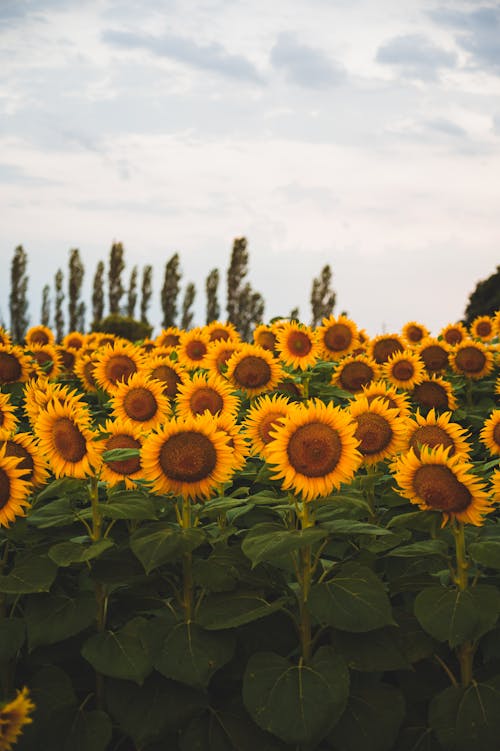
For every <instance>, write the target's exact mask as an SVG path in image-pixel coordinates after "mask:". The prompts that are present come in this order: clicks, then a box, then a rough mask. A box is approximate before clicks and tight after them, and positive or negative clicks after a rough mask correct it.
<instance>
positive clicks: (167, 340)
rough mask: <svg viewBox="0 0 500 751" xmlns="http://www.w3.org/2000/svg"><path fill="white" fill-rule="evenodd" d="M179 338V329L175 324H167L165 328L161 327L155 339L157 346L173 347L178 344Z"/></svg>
mask: <svg viewBox="0 0 500 751" xmlns="http://www.w3.org/2000/svg"><path fill="white" fill-rule="evenodd" d="M180 340H181V330H180V329H178V328H177V326H168V327H167V328H166V329H162V331H160V333H159V334H158V336H157V337H156V339H155V342H156V346H157V347H172V349H174V348H175V347H177V346H178V344H179V343H180Z"/></svg>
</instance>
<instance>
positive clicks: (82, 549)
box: [49, 539, 114, 567]
mask: <svg viewBox="0 0 500 751" xmlns="http://www.w3.org/2000/svg"><path fill="white" fill-rule="evenodd" d="M113 546H114V543H113V541H112V540H108V539H102V540H98V541H97V542H91V541H90V540H87V541H86V542H84V543H79V542H72V541H71V540H68V541H67V542H58V543H56V544H55V545H52V547H51V548H50V550H49V558H50V559H51V560H53V561H54V563H57V565H58V566H62V567H65V566H71V564H72V563H86V562H87V561H91V560H92V559H93V558H97V557H98V556H100V555H101V553H104V551H105V550H109V548H112V547H113Z"/></svg>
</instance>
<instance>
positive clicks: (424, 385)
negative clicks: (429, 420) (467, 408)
mask: <svg viewBox="0 0 500 751" xmlns="http://www.w3.org/2000/svg"><path fill="white" fill-rule="evenodd" d="M411 396H412V399H413V401H414V402H415V404H417V405H418V406H419V407H421V408H422V409H431V408H434V409H437V410H439V411H443V410H444V411H449V412H453V411H454V410H456V408H457V406H458V402H457V399H456V397H455V394H454V393H453V388H452V386H451V384H450V383H449V382H448V381H447V380H446V379H445V378H442V377H441V376H437V375H432V376H429V377H427V378H424V379H423V381H421V382H420V383H418V384H417V385H416V386H415V388H414V389H413V391H412V395H411Z"/></svg>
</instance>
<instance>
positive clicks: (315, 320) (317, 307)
mask: <svg viewBox="0 0 500 751" xmlns="http://www.w3.org/2000/svg"><path fill="white" fill-rule="evenodd" d="M331 281H332V270H331V268H330V266H329V265H328V264H327V265H326V266H323V268H322V270H321V274H320V275H319V276H318V277H316V278H315V279H314V280H313V283H312V290H311V311H312V319H311V326H318V325H319V324H320V323H321V321H322V319H323V318H328V316H330V315H331V314H332V313H333V309H334V307H335V299H336V294H335V292H334V291H333V289H332V288H331Z"/></svg>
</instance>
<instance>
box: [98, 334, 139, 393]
mask: <svg viewBox="0 0 500 751" xmlns="http://www.w3.org/2000/svg"><path fill="white" fill-rule="evenodd" d="M143 362H144V355H143V353H142V352H141V351H140V349H138V348H137V347H134V345H133V344H131V343H130V342H120V341H118V342H115V343H113V344H107V345H105V346H104V347H103V348H102V349H99V350H98V351H97V353H96V355H95V365H94V368H93V377H94V379H95V381H96V382H97V384H98V385H99V386H100V388H102V389H103V390H104V391H108V392H109V393H111V394H113V393H114V392H115V391H116V389H117V387H118V384H119V383H120V382H121V381H126V380H127V379H128V378H130V376H131V375H133V374H134V373H137V372H138V371H139V370H140V368H141V366H142V364H143Z"/></svg>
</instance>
